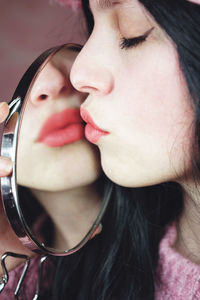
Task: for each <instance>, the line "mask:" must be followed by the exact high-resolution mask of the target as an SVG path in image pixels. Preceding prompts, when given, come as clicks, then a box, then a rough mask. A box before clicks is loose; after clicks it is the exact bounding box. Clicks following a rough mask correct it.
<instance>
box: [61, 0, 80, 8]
mask: <svg viewBox="0 0 200 300" xmlns="http://www.w3.org/2000/svg"><path fill="white" fill-rule="evenodd" d="M56 2H57V3H59V4H60V5H62V6H67V7H69V8H72V9H73V10H75V11H76V10H78V9H79V8H81V7H82V5H81V0H56Z"/></svg>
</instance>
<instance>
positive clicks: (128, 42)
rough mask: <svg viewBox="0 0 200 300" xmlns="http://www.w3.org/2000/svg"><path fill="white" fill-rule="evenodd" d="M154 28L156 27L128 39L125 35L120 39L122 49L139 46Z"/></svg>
mask: <svg viewBox="0 0 200 300" xmlns="http://www.w3.org/2000/svg"><path fill="white" fill-rule="evenodd" d="M153 29H154V27H153V28H151V29H150V30H148V31H147V32H145V34H143V35H141V36H137V37H134V38H130V39H126V38H125V37H123V38H121V39H120V48H121V49H129V48H132V47H137V46H138V45H139V44H141V43H143V42H145V41H146V39H147V37H148V36H149V34H150V33H151V31H152V30H153Z"/></svg>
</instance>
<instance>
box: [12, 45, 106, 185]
mask: <svg viewBox="0 0 200 300" xmlns="http://www.w3.org/2000/svg"><path fill="white" fill-rule="evenodd" d="M76 56H77V52H74V51H72V50H69V49H67V48H63V49H62V50H60V51H59V52H57V54H56V55H54V56H53V58H51V59H50V61H49V62H48V63H47V64H46V65H45V67H44V68H43V69H42V71H41V72H40V73H39V75H38V76H37V78H36V79H35V81H34V83H33V85H32V87H31V89H30V92H29V94H28V95H27V104H26V107H25V111H24V116H23V121H22V125H21V129H20V135H19V145H18V155H17V162H18V164H17V182H18V184H20V185H23V186H26V187H29V188H34V189H38V190H44V191H63V190H67V189H72V188H75V187H80V186H84V185H88V184H91V183H92V182H94V181H95V180H96V179H97V178H98V176H99V174H100V172H101V170H100V164H99V157H98V156H99V154H98V151H97V150H98V149H97V148H96V147H94V146H93V145H91V144H89V143H88V141H87V140H86V139H85V138H84V124H83V121H82V119H81V117H80V105H81V103H82V102H83V100H84V99H85V97H86V95H85V94H82V93H80V92H77V91H76V90H74V88H73V87H72V85H71V83H70V80H69V73H70V70H71V66H72V64H73V62H74V59H75V58H76Z"/></svg>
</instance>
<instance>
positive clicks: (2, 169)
mask: <svg viewBox="0 0 200 300" xmlns="http://www.w3.org/2000/svg"><path fill="white" fill-rule="evenodd" d="M12 168H13V164H12V161H11V160H10V159H9V158H7V157H0V177H5V176H9V175H10V174H11V173H12Z"/></svg>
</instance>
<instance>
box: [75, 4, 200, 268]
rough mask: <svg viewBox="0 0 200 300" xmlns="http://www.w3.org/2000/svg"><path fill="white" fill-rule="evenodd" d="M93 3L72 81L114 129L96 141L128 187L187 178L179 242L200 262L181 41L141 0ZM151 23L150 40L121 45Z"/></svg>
mask: <svg viewBox="0 0 200 300" xmlns="http://www.w3.org/2000/svg"><path fill="white" fill-rule="evenodd" d="M119 2H120V1H119ZM90 8H91V11H92V13H93V16H94V20H95V26H94V29H93V32H92V34H91V36H90V38H89V39H88V41H87V43H86V44H85V46H84V47H83V49H82V51H81V52H80V53H79V55H78V56H77V58H76V61H75V63H74V65H73V68H72V71H71V81H72V84H73V85H74V87H75V88H76V89H77V90H79V91H81V92H84V93H86V92H87V93H89V95H88V97H87V99H86V101H85V102H84V103H83V104H82V108H84V109H85V110H87V111H88V112H89V114H90V115H91V117H92V119H93V121H94V122H95V123H96V124H97V126H98V127H100V128H101V129H103V130H105V131H108V132H109V134H108V135H106V136H103V137H101V138H100V139H99V140H98V142H97V143H96V144H97V146H98V147H99V150H100V154H101V163H102V167H103V170H104V172H105V173H106V175H107V176H108V177H109V178H110V179H111V180H113V181H114V182H116V183H118V184H120V185H122V186H126V187H143V186H150V185H154V184H159V183H161V182H166V181H175V182H178V183H180V184H181V185H182V187H183V191H184V201H185V204H186V207H187V213H186V210H184V212H183V214H182V216H181V218H180V220H179V225H180V228H181V230H179V232H178V238H177V241H176V244H175V245H174V247H175V248H176V249H177V250H178V251H179V252H181V253H182V254H183V255H185V256H189V255H190V254H191V253H192V254H193V258H192V260H193V261H195V262H199V261H200V257H199V250H200V248H199V239H198V238H197V237H198V232H199V228H198V225H197V223H196V221H195V220H196V218H195V220H194V218H193V216H194V215H193V213H194V212H195V205H199V201H198V193H197V189H196V187H195V183H194V179H193V177H192V174H191V173H192V172H191V158H190V145H191V143H192V142H193V135H194V127H193V121H194V113H193V108H192V104H191V99H190V95H189V92H188V87H187V84H186V81H185V79H184V76H183V74H182V71H181V68H180V65H179V60H178V55H177V51H176V46H175V45H174V44H173V42H172V41H171V39H170V38H169V36H167V35H166V33H165V32H164V31H163V30H162V29H161V28H160V27H159V25H158V24H157V23H156V22H155V20H154V19H153V18H152V16H150V15H149V13H148V11H146V10H145V8H144V7H143V6H142V5H141V4H140V3H139V2H138V1H136V0H126V1H121V3H117V2H115V4H113V5H112V6H111V7H109V8H108V7H107V8H105V9H102V8H100V7H98V6H97V4H96V1H94V0H91V1H90ZM150 29H152V30H151V33H150V34H149V36H148V37H147V39H146V40H145V41H144V42H143V43H141V44H139V45H137V46H136V47H132V48H129V49H121V48H120V43H121V38H122V37H125V38H126V39H128V38H134V37H138V36H141V35H144V33H145V32H147V31H148V30H150ZM116 149H117V151H116ZM185 174H186V175H187V176H185ZM191 199H192V200H193V201H190V200H191ZM196 215H197V213H196ZM186 220H190V221H189V222H188V221H186ZM188 237H191V238H190V239H188ZM186 245H187V246H186ZM190 257H191V255H190Z"/></svg>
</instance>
